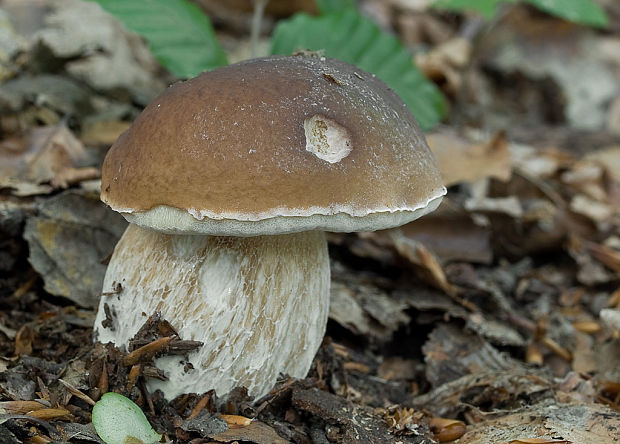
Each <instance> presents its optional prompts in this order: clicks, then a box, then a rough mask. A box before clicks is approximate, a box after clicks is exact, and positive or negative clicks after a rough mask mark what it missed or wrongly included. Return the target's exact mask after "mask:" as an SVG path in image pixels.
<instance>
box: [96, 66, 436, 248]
mask: <svg viewBox="0 0 620 444" xmlns="http://www.w3.org/2000/svg"><path fill="white" fill-rule="evenodd" d="M101 188H102V192H101V198H102V200H103V201H104V202H106V203H107V204H108V205H110V206H111V207H112V208H113V209H114V210H116V211H120V212H122V213H124V215H125V217H126V218H127V219H128V220H130V221H131V222H135V223H137V224H139V225H143V226H149V227H151V228H155V229H159V230H161V231H166V232H184V233H194V232H199V233H206V234H214V235H242V236H243V235H246V236H247V235H257V234H279V233H285V232H295V231H303V230H311V229H323V230H327V231H357V230H372V229H381V228H388V227H391V226H397V225H400V224H403V223H406V222H408V221H409V220H412V219H415V218H417V217H419V216H420V215H422V214H425V213H427V212H429V211H432V210H433V209H434V208H435V207H436V206H437V205H438V204H439V201H440V200H441V196H443V195H444V194H445V188H444V186H443V184H442V182H441V177H440V174H439V171H438V170H437V166H436V164H435V161H434V159H433V156H432V154H431V152H430V151H429V149H428V146H427V144H426V142H425V140H424V136H423V134H422V132H421V130H420V128H419V126H418V125H417V123H416V121H415V119H414V117H413V115H412V114H411V112H410V111H409V110H408V109H407V107H406V106H405V104H404V103H403V102H402V101H401V100H400V98H399V97H398V96H397V95H396V94H395V93H394V92H393V91H392V90H391V89H389V88H388V87H387V86H386V85H385V84H384V83H383V82H381V81H380V80H379V79H377V78H376V77H375V76H373V75H372V74H368V73H366V72H364V71H362V70H360V69H358V68H356V67H354V66H352V65H349V64H347V63H344V62H341V61H338V60H334V59H326V58H324V57H316V56H292V57H280V56H276V57H268V58H261V59H253V60H248V61H245V62H241V63H237V64H234V65H230V66H227V67H224V68H220V69H217V70H214V71H210V72H205V73H203V74H201V75H199V76H198V77H196V78H193V79H191V80H188V81H186V82H182V83H177V84H175V85H173V86H172V87H170V88H169V89H168V90H167V91H165V92H164V93H163V94H162V95H161V96H159V97H158V98H157V99H156V100H154V101H153V102H152V103H151V104H150V105H149V106H148V107H147V108H146V109H145V110H144V111H143V112H142V114H140V116H139V117H138V118H137V119H136V121H135V122H134V124H133V125H132V126H131V128H130V129H129V130H128V131H126V132H125V133H123V134H122V135H121V136H120V137H119V139H118V140H117V141H116V143H115V144H114V145H113V146H112V148H111V149H110V151H109V152H108V155H107V156H106V159H105V162H104V165H103V174H102V186H101Z"/></svg>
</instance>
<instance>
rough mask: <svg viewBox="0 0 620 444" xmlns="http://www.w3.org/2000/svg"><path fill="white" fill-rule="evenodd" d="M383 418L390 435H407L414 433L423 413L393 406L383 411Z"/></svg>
mask: <svg viewBox="0 0 620 444" xmlns="http://www.w3.org/2000/svg"><path fill="white" fill-rule="evenodd" d="M384 417H385V422H386V423H387V425H388V427H389V428H390V431H391V432H392V433H394V434H395V435H407V434H412V433H415V432H416V429H417V428H418V427H419V424H420V422H421V421H422V420H423V418H424V413H422V412H421V411H418V410H415V409H412V408H407V407H401V406H394V407H390V408H388V409H386V410H385V414H384Z"/></svg>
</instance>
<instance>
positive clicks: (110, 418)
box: [92, 392, 161, 444]
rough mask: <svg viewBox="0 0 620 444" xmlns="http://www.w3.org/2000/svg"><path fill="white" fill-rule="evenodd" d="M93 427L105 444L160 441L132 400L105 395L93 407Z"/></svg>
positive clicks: (111, 394) (116, 394)
mask: <svg viewBox="0 0 620 444" xmlns="http://www.w3.org/2000/svg"><path fill="white" fill-rule="evenodd" d="M92 420H93V425H94V426H95V430H96V431H97V434H98V435H99V437H100V438H101V439H102V440H103V441H104V442H105V443H106V444H129V443H131V444H139V443H142V444H152V443H155V442H158V441H159V440H161V435H160V434H158V433H157V432H155V430H153V428H152V427H151V424H149V421H148V420H147V419H146V416H144V412H143V411H142V410H141V409H140V407H138V406H137V405H136V404H135V403H134V402H133V401H132V400H130V399H129V398H126V397H124V396H123V395H119V394H118V393H112V392H109V393H106V394H104V395H103V396H102V397H101V399H100V400H99V401H97V403H96V404H95V406H94V407H93V414H92Z"/></svg>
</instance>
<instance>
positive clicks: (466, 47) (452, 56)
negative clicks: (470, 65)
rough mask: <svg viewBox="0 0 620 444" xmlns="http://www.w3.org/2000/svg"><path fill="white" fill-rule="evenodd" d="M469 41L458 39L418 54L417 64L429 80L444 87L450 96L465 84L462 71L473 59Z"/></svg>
mask: <svg viewBox="0 0 620 444" xmlns="http://www.w3.org/2000/svg"><path fill="white" fill-rule="evenodd" d="M471 52H472V44H471V42H470V41H469V40H467V39H465V38H462V37H456V38H452V39H450V40H448V41H446V42H443V43H441V44H439V45H437V46H436V47H434V48H433V49H432V50H431V51H430V52H428V53H421V54H418V55H417V56H416V58H415V61H416V64H417V65H418V67H419V68H420V69H421V70H422V72H423V73H424V74H425V75H426V77H428V78H429V79H431V80H433V81H434V82H435V83H439V84H441V85H442V87H443V90H444V91H445V92H447V93H449V94H456V93H457V92H458V91H459V90H460V89H461V85H462V83H463V79H462V75H463V74H462V71H461V69H462V68H463V67H464V66H465V65H466V64H467V62H468V61H469V59H470V57H471Z"/></svg>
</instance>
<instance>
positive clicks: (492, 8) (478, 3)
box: [433, 0, 517, 20]
mask: <svg viewBox="0 0 620 444" xmlns="http://www.w3.org/2000/svg"><path fill="white" fill-rule="evenodd" d="M516 1H517V0H437V1H436V2H435V3H433V7H434V8H438V9H447V10H449V11H476V12H478V13H479V14H480V15H482V16H483V17H484V18H486V19H488V20H490V19H492V18H493V16H495V13H496V12H497V8H498V6H499V5H500V3H515V2H516Z"/></svg>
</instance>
